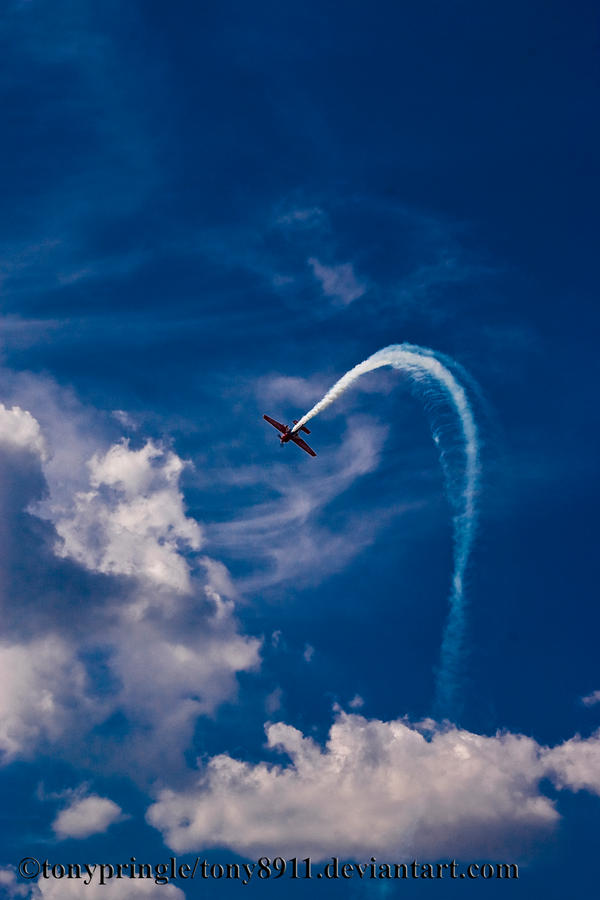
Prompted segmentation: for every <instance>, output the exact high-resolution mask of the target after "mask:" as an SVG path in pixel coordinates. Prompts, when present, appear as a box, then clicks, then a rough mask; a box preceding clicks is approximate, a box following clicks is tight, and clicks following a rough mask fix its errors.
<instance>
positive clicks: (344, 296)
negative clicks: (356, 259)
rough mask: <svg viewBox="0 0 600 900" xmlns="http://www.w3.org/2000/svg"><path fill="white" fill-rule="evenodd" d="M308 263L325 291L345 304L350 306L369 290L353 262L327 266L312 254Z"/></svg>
mask: <svg viewBox="0 0 600 900" xmlns="http://www.w3.org/2000/svg"><path fill="white" fill-rule="evenodd" d="M308 264H309V265H310V267H311V268H312V270H313V274H314V276H315V278H316V279H317V280H318V281H320V283H321V289H322V291H323V293H324V294H326V295H327V296H328V297H333V298H334V299H335V300H338V301H339V302H340V303H342V304H343V306H349V304H350V303H352V302H353V301H354V300H358V298H359V297H362V295H363V294H364V293H365V291H366V290H367V286H366V284H364V283H362V282H360V281H359V280H358V278H357V277H356V275H355V274H354V267H353V266H352V263H340V264H339V265H337V266H326V265H323V263H321V262H319V260H318V259H315V257H314V256H311V258H310V259H309V260H308Z"/></svg>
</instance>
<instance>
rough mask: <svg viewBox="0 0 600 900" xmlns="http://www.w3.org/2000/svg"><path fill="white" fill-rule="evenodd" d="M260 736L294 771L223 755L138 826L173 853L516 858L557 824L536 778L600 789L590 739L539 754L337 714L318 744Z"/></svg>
mask: <svg viewBox="0 0 600 900" xmlns="http://www.w3.org/2000/svg"><path fill="white" fill-rule="evenodd" d="M267 738H268V745H269V747H271V748H275V749H277V750H280V751H282V752H284V753H286V754H287V755H288V756H289V757H290V759H291V765H288V766H287V767H283V766H279V765H271V764H267V763H258V764H256V765H252V764H249V763H244V762H240V761H238V760H235V759H232V758H231V757H230V756H228V755H226V754H222V755H220V756H216V757H213V758H212V759H211V760H210V761H209V762H208V764H207V766H206V768H205V770H204V772H203V774H202V776H201V778H200V781H199V784H198V786H197V788H196V789H195V790H187V791H185V792H180V793H178V792H176V791H163V792H162V793H161V794H160V795H159V797H158V800H157V802H155V803H154V804H153V805H152V806H151V807H150V808H149V810H148V813H147V819H148V821H149V822H150V823H151V824H152V825H154V826H155V827H156V828H158V829H159V830H160V831H161V832H162V833H163V837H164V839H165V841H166V842H167V844H168V845H169V846H170V847H172V848H173V849H174V850H175V851H177V852H185V851H191V850H198V849H200V848H201V847H202V848H206V847H210V846H227V847H230V848H231V849H232V850H234V851H235V852H239V853H241V854H244V855H247V856H249V857H253V856H255V855H257V854H258V855H260V854H261V853H268V852H271V851H272V852H277V853H279V854H281V855H283V856H285V855H287V854H291V855H297V854H300V855H302V856H305V855H311V856H312V857H313V858H315V859H325V858H327V857H329V856H332V855H338V856H339V855H344V856H346V857H360V858H362V857H364V856H365V854H367V855H370V854H374V855H377V856H385V855H387V856H389V857H398V856H399V855H400V856H414V855H419V856H423V857H430V858H435V857H438V856H450V857H471V858H473V857H475V856H478V855H480V854H481V855H493V854H496V855H497V854H498V853H500V852H505V853H509V852H510V853H512V854H519V855H522V854H523V853H524V852H526V850H527V848H528V846H529V845H530V844H531V842H532V841H535V840H536V839H537V838H538V837H540V836H542V835H543V834H545V833H546V832H547V831H548V830H549V829H552V828H553V826H554V825H555V824H556V822H557V821H558V819H559V814H558V812H557V810H556V809H555V806H554V802H553V801H552V800H551V799H549V798H548V797H546V796H544V795H543V794H542V793H541V791H540V782H541V781H542V779H544V778H545V777H549V778H550V779H552V781H553V782H554V784H555V786H556V787H558V788H561V787H569V788H571V789H577V788H578V787H586V788H587V789H593V790H597V789H598V780H599V779H598V774H597V773H598V772H600V739H599V738H598V736H596V737H593V738H590V739H589V740H587V741H581V740H579V739H575V740H574V741H567V742H566V743H565V744H562V745H560V746H559V747H556V748H553V749H551V750H548V749H547V748H544V747H541V746H540V745H539V744H537V743H536V741H534V740H533V739H531V738H528V737H524V736H522V735H517V734H511V733H498V734H496V735H494V736H492V737H486V736H483V735H478V734H474V733H472V732H468V731H465V730H463V729H460V728H457V727H454V726H445V727H440V726H436V725H435V723H433V722H431V721H427V722H424V723H420V724H418V725H414V724H411V723H409V722H408V721H406V720H402V719H399V720H396V721H391V722H382V721H378V720H367V719H365V718H363V717H362V716H359V715H350V714H345V713H340V714H339V716H338V718H337V720H336V721H335V723H334V725H333V726H332V728H331V731H330V735H329V740H328V742H327V745H326V746H325V748H321V747H320V746H319V745H318V744H316V743H315V742H314V741H313V740H312V739H311V738H308V737H305V736H304V735H303V734H302V733H301V732H300V731H298V730H297V729H295V728H292V727H291V726H288V725H285V724H283V723H278V724H275V725H269V726H267ZM594 767H595V772H596V774H594Z"/></svg>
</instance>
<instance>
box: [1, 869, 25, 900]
mask: <svg viewBox="0 0 600 900" xmlns="http://www.w3.org/2000/svg"><path fill="white" fill-rule="evenodd" d="M0 889H2V891H3V896H5V897H8V898H9V900H13V898H14V897H30V896H31V888H30V886H29V885H28V884H22V883H21V884H19V882H18V881H17V873H16V872H15V870H14V869H13V868H11V867H10V866H4V867H0Z"/></svg>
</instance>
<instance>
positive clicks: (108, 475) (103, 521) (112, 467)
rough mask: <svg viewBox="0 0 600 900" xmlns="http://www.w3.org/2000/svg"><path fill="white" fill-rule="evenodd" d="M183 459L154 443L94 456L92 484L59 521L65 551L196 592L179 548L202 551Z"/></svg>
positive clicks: (94, 564)
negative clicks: (182, 481)
mask: <svg viewBox="0 0 600 900" xmlns="http://www.w3.org/2000/svg"><path fill="white" fill-rule="evenodd" d="M184 465H185V464H184V462H183V461H182V460H181V459H180V458H179V457H178V456H177V455H176V454H175V453H173V452H170V451H166V450H163V449H162V448H160V447H158V446H156V445H155V444H153V443H152V442H151V441H149V442H148V443H147V444H146V445H145V446H144V447H142V448H141V449H140V450H130V449H129V444H128V442H127V441H123V442H122V443H120V444H115V445H114V446H113V447H111V448H110V450H108V452H107V453H105V454H97V455H94V456H93V457H92V459H91V460H90V462H89V469H90V485H91V488H92V490H90V491H80V492H78V493H77V494H76V496H75V500H74V508H73V509H72V510H70V511H69V512H66V513H65V514H63V515H62V516H59V517H58V518H56V520H55V526H56V530H57V532H58V534H59V535H60V537H61V538H62V545H61V546H60V547H59V551H58V552H59V553H61V555H63V556H68V557H70V558H71V559H75V560H77V562H80V563H82V564H83V565H85V566H86V568H88V569H91V570H93V571H97V572H104V573H106V574H117V575H118V574H121V575H132V576H135V577H136V578H139V579H144V580H147V581H150V582H153V583H154V584H156V585H158V586H161V587H166V588H171V589H173V590H176V591H180V592H189V591H190V590H191V581H190V574H189V567H188V565H187V563H186V561H185V559H184V558H183V557H182V556H181V554H180V550H181V549H185V548H190V549H192V550H199V549H200V547H201V545H202V531H201V529H200V526H199V525H198V523H197V522H195V521H194V520H193V519H190V518H188V517H187V516H186V515H185V510H184V504H183V496H182V494H181V492H180V491H179V486H178V483H179V476H180V474H181V472H182V470H183V467H184Z"/></svg>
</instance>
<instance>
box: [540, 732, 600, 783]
mask: <svg viewBox="0 0 600 900" xmlns="http://www.w3.org/2000/svg"><path fill="white" fill-rule="evenodd" d="M545 762H546V765H547V766H548V769H549V772H550V777H551V778H552V780H553V781H554V783H555V784H556V785H557V786H558V787H561V788H569V790H571V791H589V792H590V793H592V794H598V795H599V796H600V731H598V732H596V734H594V735H592V737H589V738H585V739H583V738H581V737H579V735H576V736H575V737H572V738H571V739H570V740H568V741H565V743H564V744H560V745H559V746H558V747H553V748H552V749H551V750H549V751H548V752H547V753H546V755H545Z"/></svg>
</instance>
